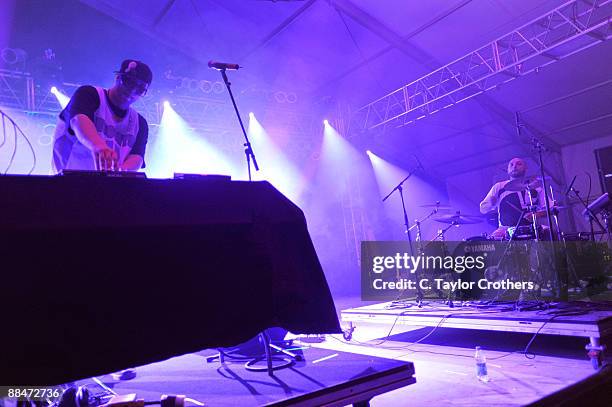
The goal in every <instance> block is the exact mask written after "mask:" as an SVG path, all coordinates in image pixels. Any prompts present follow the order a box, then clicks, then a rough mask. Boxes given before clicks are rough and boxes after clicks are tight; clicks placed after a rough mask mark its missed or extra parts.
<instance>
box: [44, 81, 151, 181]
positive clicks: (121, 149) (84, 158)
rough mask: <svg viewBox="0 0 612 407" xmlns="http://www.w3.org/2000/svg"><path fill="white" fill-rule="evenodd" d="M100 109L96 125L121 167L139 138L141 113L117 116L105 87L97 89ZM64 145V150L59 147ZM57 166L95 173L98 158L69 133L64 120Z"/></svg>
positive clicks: (58, 137)
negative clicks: (93, 171)
mask: <svg viewBox="0 0 612 407" xmlns="http://www.w3.org/2000/svg"><path fill="white" fill-rule="evenodd" d="M96 90H97V91H98V96H99V98H100V106H99V107H98V109H97V110H96V111H95V112H94V125H95V127H96V130H97V131H98V134H99V135H100V136H101V137H102V138H103V139H104V141H105V142H106V145H107V146H108V147H110V148H112V149H113V150H114V151H115V152H116V153H117V156H118V157H119V165H121V164H122V163H123V161H125V159H126V157H127V156H128V155H129V153H130V151H131V150H132V147H133V146H134V144H135V143H136V137H137V136H138V129H139V120H138V113H137V112H136V111H135V110H134V109H132V108H129V109H128V113H127V114H126V115H125V117H124V118H119V117H117V116H115V115H114V114H113V112H112V110H111V108H110V106H109V105H108V100H107V98H106V95H105V92H104V89H103V88H100V87H97V86H96ZM58 146H61V148H57V147H58ZM53 167H54V169H55V170H56V172H57V171H59V170H61V169H75V170H95V168H96V167H95V163H94V157H93V153H92V152H91V150H89V149H88V148H87V147H85V146H84V145H83V144H81V142H80V141H79V140H78V139H77V137H76V136H74V135H72V134H70V133H68V126H67V125H66V123H63V122H62V121H61V120H60V123H59V124H58V126H57V128H56V131H55V146H54V151H53Z"/></svg>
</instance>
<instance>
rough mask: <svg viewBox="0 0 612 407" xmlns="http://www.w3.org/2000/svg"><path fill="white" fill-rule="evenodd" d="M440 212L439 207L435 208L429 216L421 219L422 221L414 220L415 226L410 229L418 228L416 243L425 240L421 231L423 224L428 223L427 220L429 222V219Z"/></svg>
mask: <svg viewBox="0 0 612 407" xmlns="http://www.w3.org/2000/svg"><path fill="white" fill-rule="evenodd" d="M439 211H440V208H439V207H437V206H436V207H435V208H434V209H433V210H432V211H431V212H429V213H428V214H427V215H425V217H423V218H421V219H415V220H414V225H412V226H411V227H410V229H411V230H412V229H414V228H416V230H417V232H416V237H415V239H414V240H415V241H417V242H420V241H422V240H423V231H422V230H421V224H422V223H424V222H426V221H427V220H429V218H431V217H432V216H433V215H435V214H436V213H438V212H439Z"/></svg>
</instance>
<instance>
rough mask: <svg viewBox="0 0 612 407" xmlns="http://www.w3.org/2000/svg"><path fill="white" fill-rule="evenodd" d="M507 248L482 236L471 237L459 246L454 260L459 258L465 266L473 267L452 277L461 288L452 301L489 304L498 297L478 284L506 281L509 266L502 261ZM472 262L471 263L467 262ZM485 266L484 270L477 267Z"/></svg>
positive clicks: (495, 293)
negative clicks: (486, 302)
mask: <svg viewBox="0 0 612 407" xmlns="http://www.w3.org/2000/svg"><path fill="white" fill-rule="evenodd" d="M505 247H506V244H504V243H502V242H499V241H497V240H492V239H488V238H487V237H484V236H474V237H471V238H468V239H466V240H465V241H464V242H461V243H459V244H458V245H457V246H456V247H455V249H454V250H453V257H454V258H455V259H456V260H455V261H458V260H457V259H459V258H462V259H463V260H462V262H463V263H464V264H469V263H471V264H473V265H476V266H474V267H471V268H468V267H465V270H464V271H463V272H461V273H458V272H456V273H454V276H453V277H454V278H455V279H456V280H457V281H459V280H461V282H462V284H461V285H460V286H459V289H458V290H457V291H456V292H455V298H456V299H457V300H461V301H474V300H492V299H495V297H496V296H497V295H498V293H497V292H496V291H493V290H488V289H482V288H480V287H479V284H478V283H479V281H480V280H483V279H484V280H487V281H499V280H502V279H504V278H506V277H507V275H508V266H509V265H508V264H506V263H507V261H504V262H503V264H501V263H502V262H501V260H502V257H503V256H504V251H505ZM470 259H471V260H470ZM482 263H484V267H477V265H478V264H482Z"/></svg>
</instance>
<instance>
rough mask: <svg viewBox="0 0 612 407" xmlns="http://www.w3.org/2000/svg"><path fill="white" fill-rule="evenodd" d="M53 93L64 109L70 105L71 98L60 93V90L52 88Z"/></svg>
mask: <svg viewBox="0 0 612 407" xmlns="http://www.w3.org/2000/svg"><path fill="white" fill-rule="evenodd" d="M51 93H52V94H53V96H55V98H56V99H57V101H58V102H59V104H60V106H61V107H62V109H63V108H65V107H66V105H68V102H70V98H69V97H68V96H66V95H64V94H63V93H62V92H60V90H59V89H58V88H57V87H55V86H52V87H51Z"/></svg>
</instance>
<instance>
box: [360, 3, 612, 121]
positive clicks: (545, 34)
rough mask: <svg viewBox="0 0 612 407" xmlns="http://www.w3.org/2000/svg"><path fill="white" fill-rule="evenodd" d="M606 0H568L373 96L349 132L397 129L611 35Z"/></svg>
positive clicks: (609, 5)
mask: <svg viewBox="0 0 612 407" xmlns="http://www.w3.org/2000/svg"><path fill="white" fill-rule="evenodd" d="M611 16H612V0H590V1H587V0H572V1H568V2H566V3H564V4H563V5H561V6H559V7H557V8H555V9H554V10H552V11H550V12H548V13H546V14H544V15H542V16H540V17H538V18H536V19H534V20H532V21H530V22H529V23H527V24H525V25H523V26H522V27H520V28H517V29H516V30H514V31H512V32H510V33H508V34H506V35H504V36H502V37H500V38H498V39H496V40H495V41H492V42H490V43H489V44H487V45H485V46H483V47H481V48H479V49H477V50H476V51H473V52H471V53H469V54H467V55H465V56H463V57H461V58H459V59H456V60H455V61H453V62H451V63H449V64H447V65H445V66H443V67H441V68H438V69H436V70H435V71H433V72H431V73H429V74H427V75H425V76H423V77H421V78H419V79H417V80H415V81H413V82H410V83H409V84H407V85H405V86H403V87H401V88H400V89H397V90H395V91H393V92H391V93H389V94H387V95H385V96H383V97H381V98H380V99H377V100H375V101H373V102H371V103H369V104H367V105H365V106H363V107H362V108H360V109H359V110H357V111H356V112H355V113H354V114H353V117H352V120H351V128H352V129H353V130H357V129H359V130H373V129H377V130H383V131H384V130H386V129H387V128H393V127H402V126H405V125H407V124H410V123H413V122H415V121H417V120H420V119H422V118H424V117H427V116H428V115H431V114H434V113H437V112H439V111H441V110H443V109H447V108H449V107H451V106H454V105H456V104H458V103H461V102H463V101H466V100H468V99H470V98H473V97H474V96H478V95H480V94H482V93H483V92H486V91H488V90H491V89H494V88H496V87H498V86H500V85H502V84H504V83H507V82H510V81H512V80H514V79H516V78H518V77H520V76H523V75H527V74H528V73H531V72H534V71H538V70H539V69H540V68H542V67H544V66H546V65H549V64H552V63H554V62H557V61H559V60H561V59H563V58H566V57H568V56H570V55H573V54H575V53H577V52H580V51H582V50H585V49H587V48H590V47H592V46H594V45H596V44H598V43H600V42H603V41H605V40H608V39H609V38H610V37H612V33H611V29H610V25H611V21H612V17H611Z"/></svg>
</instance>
